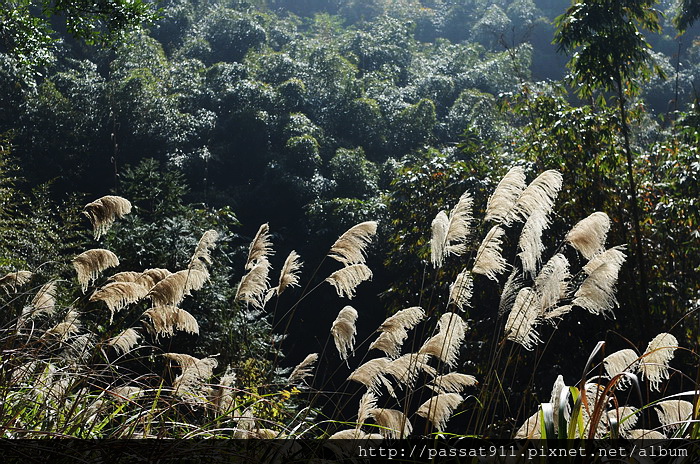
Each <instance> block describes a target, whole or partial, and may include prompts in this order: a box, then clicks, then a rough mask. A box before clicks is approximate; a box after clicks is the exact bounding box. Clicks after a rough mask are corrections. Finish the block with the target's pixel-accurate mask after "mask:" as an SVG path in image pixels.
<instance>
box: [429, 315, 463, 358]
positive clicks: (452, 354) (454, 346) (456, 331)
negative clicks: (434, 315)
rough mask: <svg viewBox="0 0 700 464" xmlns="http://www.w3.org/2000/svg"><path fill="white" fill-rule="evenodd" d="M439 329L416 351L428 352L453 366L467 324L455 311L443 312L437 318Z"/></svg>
mask: <svg viewBox="0 0 700 464" xmlns="http://www.w3.org/2000/svg"><path fill="white" fill-rule="evenodd" d="M438 327H439V331H438V333H437V335H434V336H432V337H430V338H429V339H428V340H427V341H426V342H425V343H424V344H423V346H422V347H421V349H420V350H419V351H418V352H419V353H420V354H429V355H431V356H435V357H436V358H438V359H440V360H441V361H443V362H444V363H445V364H447V365H448V366H450V367H452V368H454V367H455V366H456V365H457V360H458V358H459V349H460V347H461V346H462V342H463V341H464V337H466V332H467V324H466V322H464V320H463V319H462V318H461V317H460V316H459V315H458V314H455V313H446V314H443V315H442V316H441V317H440V319H439V320H438Z"/></svg>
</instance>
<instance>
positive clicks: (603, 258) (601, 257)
mask: <svg viewBox="0 0 700 464" xmlns="http://www.w3.org/2000/svg"><path fill="white" fill-rule="evenodd" d="M624 249H625V246H624V245H618V246H616V247H612V248H610V249H608V250H605V251H604V252H602V253H599V254H597V255H595V256H593V257H592V258H591V260H590V261H588V263H586V265H585V266H583V272H585V273H586V274H588V275H591V274H592V273H593V271H595V270H596V269H598V267H600V265H601V264H603V263H611V264H612V265H614V266H617V267H618V268H619V267H622V264H623V263H624V262H625V258H627V255H625V253H623V250H624Z"/></svg>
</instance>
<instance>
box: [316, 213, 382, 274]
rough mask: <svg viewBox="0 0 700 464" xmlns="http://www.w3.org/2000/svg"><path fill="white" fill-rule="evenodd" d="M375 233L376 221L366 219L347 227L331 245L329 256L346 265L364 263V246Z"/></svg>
mask: <svg viewBox="0 0 700 464" xmlns="http://www.w3.org/2000/svg"><path fill="white" fill-rule="evenodd" d="M376 233H377V223H376V222H375V221H367V222H362V223H360V224H357V225H355V226H353V227H351V228H350V229H348V230H347V231H346V232H345V233H344V234H343V235H341V236H340V238H338V240H336V242H335V243H334V244H333V246H331V250H330V252H329V253H328V256H329V257H330V258H333V259H335V260H336V261H339V262H341V263H343V264H344V265H346V266H350V265H352V264H364V262H365V253H366V252H365V248H366V247H367V245H368V244H369V242H371V241H372V237H373V236H374V235H375V234H376Z"/></svg>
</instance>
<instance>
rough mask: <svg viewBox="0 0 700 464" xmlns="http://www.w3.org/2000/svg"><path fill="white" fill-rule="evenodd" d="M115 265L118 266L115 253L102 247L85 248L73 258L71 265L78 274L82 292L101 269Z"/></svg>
mask: <svg viewBox="0 0 700 464" xmlns="http://www.w3.org/2000/svg"><path fill="white" fill-rule="evenodd" d="M116 266H119V258H117V255H115V254H114V253H112V252H111V251H109V250H105V249H102V248H95V249H92V250H87V251H85V252H83V253H81V254H79V255H78V256H76V257H75V258H73V267H74V268H75V272H76V273H77V274H78V282H80V286H81V288H82V290H83V293H85V292H86V291H87V288H88V285H89V284H90V282H92V281H94V280H95V279H97V277H98V276H99V275H100V273H101V272H102V271H104V270H105V269H107V268H110V267H116Z"/></svg>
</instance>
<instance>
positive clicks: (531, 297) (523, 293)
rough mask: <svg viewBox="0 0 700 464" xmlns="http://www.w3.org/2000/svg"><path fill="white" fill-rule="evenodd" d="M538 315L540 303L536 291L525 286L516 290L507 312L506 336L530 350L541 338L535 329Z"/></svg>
mask: <svg viewBox="0 0 700 464" xmlns="http://www.w3.org/2000/svg"><path fill="white" fill-rule="evenodd" d="M539 316H540V303H539V298H538V295H537V292H535V291H534V290H533V289H532V288H530V287H525V288H523V289H521V290H520V291H519V292H518V296H517V297H516V298H515V304H513V309H512V310H511V311H510V314H508V320H507V321H506V326H505V333H506V338H507V339H508V340H511V341H513V342H515V343H518V344H520V345H522V346H523V348H525V349H526V350H529V351H531V350H532V349H533V348H534V345H536V344H537V343H539V342H540V341H541V340H540V338H539V334H538V333H537V331H536V330H535V326H536V325H537V320H538V318H539Z"/></svg>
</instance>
